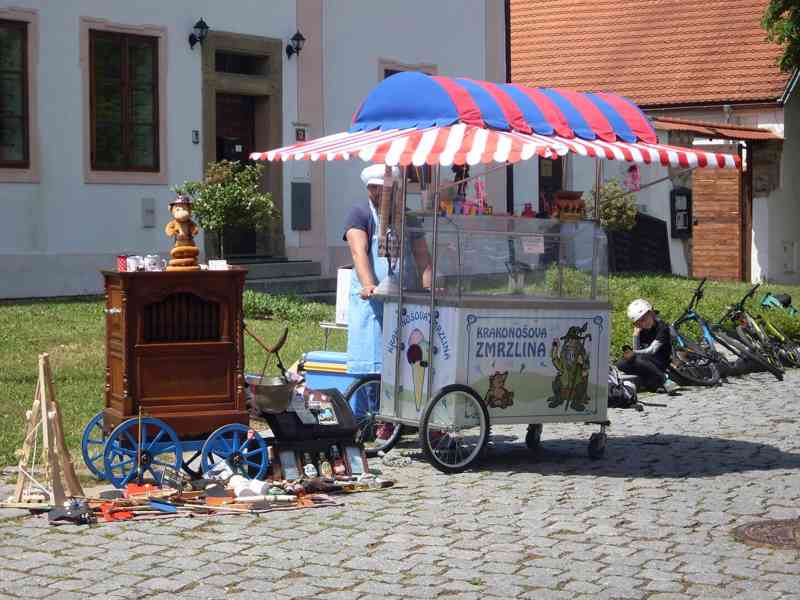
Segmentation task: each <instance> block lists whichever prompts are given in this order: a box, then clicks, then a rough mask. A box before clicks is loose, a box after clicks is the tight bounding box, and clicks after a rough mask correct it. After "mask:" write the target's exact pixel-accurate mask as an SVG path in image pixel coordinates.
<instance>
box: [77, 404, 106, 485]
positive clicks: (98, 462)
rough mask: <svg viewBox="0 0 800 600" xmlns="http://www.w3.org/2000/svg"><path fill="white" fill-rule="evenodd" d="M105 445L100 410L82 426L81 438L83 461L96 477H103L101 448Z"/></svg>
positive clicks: (104, 474) (104, 475) (101, 412)
mask: <svg viewBox="0 0 800 600" xmlns="http://www.w3.org/2000/svg"><path fill="white" fill-rule="evenodd" d="M105 446H106V435H105V433H103V411H102V410H101V411H100V412H99V413H97V414H96V415H95V416H93V417H92V419H91V421H89V422H88V423H87V424H86V427H84V428H83V438H82V439H81V454H83V462H84V463H86V466H87V467H89V470H90V471H91V472H92V475H94V476H95V477H97V478H98V479H105V477H106V473H105V468H104V467H103V448H105Z"/></svg>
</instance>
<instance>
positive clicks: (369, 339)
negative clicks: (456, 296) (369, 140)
mask: <svg viewBox="0 0 800 600" xmlns="http://www.w3.org/2000/svg"><path fill="white" fill-rule="evenodd" d="M384 173H385V167H384V165H380V164H379V165H372V166H369V167H367V168H366V169H364V170H363V171H362V172H361V181H363V182H364V185H365V186H366V188H367V195H368V199H364V200H363V201H361V202H359V203H357V204H356V205H355V206H353V207H352V208H351V209H350V212H349V213H348V215H347V218H346V220H345V227H344V236H343V239H344V240H345V241H346V242H347V245H348V246H349V248H350V254H351V255H352V258H353V270H352V275H351V279H350V304H349V306H348V312H347V372H348V373H352V374H371V373H380V372H381V365H382V362H383V350H382V347H381V343H382V340H383V303H382V302H381V301H380V300H378V299H377V298H375V297H373V294H374V292H375V288H376V287H377V286H378V284H379V283H380V282H381V281H382V280H383V279H384V278H386V277H387V276H388V274H389V262H388V260H387V259H386V258H385V257H380V256H378V235H379V231H380V216H379V210H378V207H379V204H380V198H381V192H382V190H383V184H384ZM397 176H398V170H397V169H396V168H395V169H393V170H392V177H394V178H396V177H397ZM409 246H410V249H411V250H412V252H411V253H406V261H405V262H406V263H407V265H406V266H407V267H408V268H409V269H414V265H412V264H411V262H412V261H410V260H409V259H410V258H412V257H413V261H414V263H416V271H417V272H419V273H421V283H422V287H423V288H428V289H429V288H430V285H431V264H430V254H429V253H428V248H427V245H426V243H425V239H424V238H422V237H420V238H419V239H417V240H415V241H414V242H413V243H412V244H409V245H408V246H407V247H409ZM409 254H411V256H409ZM405 270H406V269H404V271H405ZM356 404H357V405H356V406H353V407H352V408H353V412H354V413H355V414H356V417H359V416H361V415H362V414H363V413H364V412H365V411H366V410H367V408H366V407H364V406H361V404H363V402H362V401H360V400H358V399H356Z"/></svg>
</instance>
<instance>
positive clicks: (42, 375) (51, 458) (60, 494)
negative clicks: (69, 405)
mask: <svg viewBox="0 0 800 600" xmlns="http://www.w3.org/2000/svg"><path fill="white" fill-rule="evenodd" d="M47 357H48V355H47V354H40V355H39V387H40V389H41V398H42V443H43V444H44V446H43V449H44V455H45V457H46V460H47V464H46V470H47V477H45V479H48V478H49V484H50V504H52V505H54V506H63V505H64V501H65V500H66V499H67V497H66V495H65V493H64V485H63V484H62V482H61V475H60V473H59V471H60V468H59V466H60V465H59V459H58V454H57V453H56V447H55V440H54V439H53V434H54V431H53V421H52V417H51V416H50V414H51V407H50V399H49V398H48V395H49V392H48V389H47V385H46V383H45V382H46V381H47V379H46V367H45V365H46V362H47Z"/></svg>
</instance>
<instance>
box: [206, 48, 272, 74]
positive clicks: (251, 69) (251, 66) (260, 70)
mask: <svg viewBox="0 0 800 600" xmlns="http://www.w3.org/2000/svg"><path fill="white" fill-rule="evenodd" d="M214 61H215V64H214V67H215V69H214V70H215V71H217V72H218V73H234V74H236V75H262V76H266V75H269V58H268V57H266V56H253V55H250V54H240V53H238V52H225V51H222V50H217V51H216V52H215V54H214Z"/></svg>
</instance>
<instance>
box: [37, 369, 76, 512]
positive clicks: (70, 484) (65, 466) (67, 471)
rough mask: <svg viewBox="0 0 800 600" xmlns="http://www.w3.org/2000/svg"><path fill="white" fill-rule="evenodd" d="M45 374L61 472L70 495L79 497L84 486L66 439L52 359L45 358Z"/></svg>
mask: <svg viewBox="0 0 800 600" xmlns="http://www.w3.org/2000/svg"><path fill="white" fill-rule="evenodd" d="M45 375H46V377H47V379H46V380H45V384H46V385H47V391H48V394H49V396H50V404H51V406H52V408H53V410H52V413H53V430H54V431H53V434H54V437H55V442H56V453H57V454H58V458H59V463H60V472H61V474H63V475H64V483H65V484H66V487H67V491H68V492H69V495H70V496H73V497H79V496H83V495H84V493H83V488H82V487H81V483H80V481H79V480H78V476H77V474H76V473H75V466H74V465H73V464H72V455H71V454H70V453H69V450H68V449H67V443H66V441H65V440H64V424H63V421H62V420H61V409H60V408H59V406H58V401H57V399H56V390H55V386H54V385H53V372H52V371H51V369H50V360H49V359H48V360H45Z"/></svg>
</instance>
